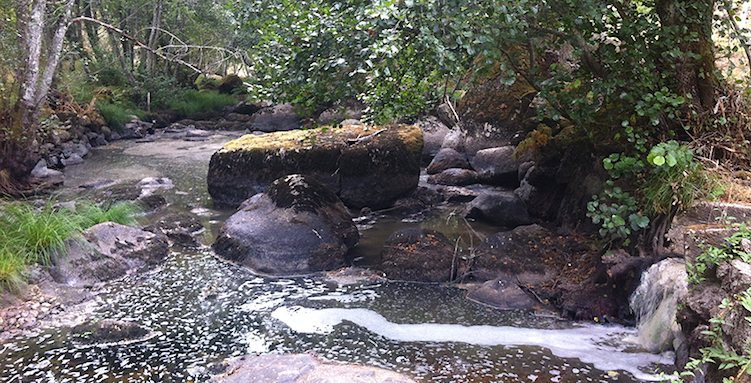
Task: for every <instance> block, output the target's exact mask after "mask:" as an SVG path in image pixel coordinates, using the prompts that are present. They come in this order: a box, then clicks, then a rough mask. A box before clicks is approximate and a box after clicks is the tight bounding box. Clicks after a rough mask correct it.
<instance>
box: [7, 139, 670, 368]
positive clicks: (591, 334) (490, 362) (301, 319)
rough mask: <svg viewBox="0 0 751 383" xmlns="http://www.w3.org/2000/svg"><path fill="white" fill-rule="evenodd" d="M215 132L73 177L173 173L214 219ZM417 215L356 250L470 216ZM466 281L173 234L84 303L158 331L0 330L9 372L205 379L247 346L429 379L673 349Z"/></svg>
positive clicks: (637, 357) (580, 364) (607, 361)
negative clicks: (281, 257)
mask: <svg viewBox="0 0 751 383" xmlns="http://www.w3.org/2000/svg"><path fill="white" fill-rule="evenodd" d="M218 141H221V139H219V140H217V141H216V142H215V141H211V142H209V143H207V144H188V143H185V145H204V146H205V148H204V149H201V150H192V149H191V148H190V147H187V148H186V149H185V150H184V151H185V152H187V153H191V154H190V155H188V154H186V156H184V157H183V156H180V155H179V154H180V153H182V152H183V150H177V151H175V150H173V151H172V152H166V154H164V153H162V152H160V151H159V150H158V149H159V145H165V144H163V143H162V144H145V145H146V146H143V145H141V146H139V145H138V144H132V143H127V144H122V145H119V146H118V145H115V146H111V147H109V148H107V149H105V150H102V151H98V152H96V153H95V154H94V156H95V157H96V162H94V161H88V162H87V163H86V164H84V165H82V167H78V168H71V169H70V170H69V171H68V173H69V176H70V177H69V181H70V182H71V185H69V187H73V188H75V187H76V186H77V185H78V184H81V183H85V182H87V181H89V180H94V179H97V178H108V177H113V178H130V179H136V180H137V179H140V178H141V177H144V176H164V175H166V176H169V177H171V178H172V179H173V180H174V181H175V184H176V189H175V190H173V191H172V192H171V193H170V195H169V196H168V200H169V201H170V203H171V204H172V205H173V207H175V206H177V207H178V209H181V210H194V209H203V210H205V211H207V212H208V213H209V214H208V216H209V217H210V218H208V219H209V220H217V219H218V220H221V217H223V216H225V215H226V214H227V212H221V211H214V210H211V209H210V201H209V200H208V198H207V195H206V193H205V186H204V185H205V184H204V183H203V182H204V179H205V172H206V164H207V162H208V156H209V155H210V152H211V150H212V148H213V147H214V146H215V145H216V144H217V142H218ZM138 148H140V149H138ZM160 153H161V154H160ZM175 153H177V154H178V155H176V154H175ZM73 190H74V192H75V189H73ZM407 221H408V222H402V221H400V220H393V219H392V220H382V221H380V222H376V223H375V224H374V225H367V227H363V229H365V230H364V231H363V233H362V235H363V244H364V246H362V248H361V249H359V252H360V253H359V254H360V255H361V256H363V257H367V256H368V254H371V255H372V253H374V252H377V251H378V246H379V244H380V243H382V241H383V240H384V239H385V236H387V234H388V233H389V232H391V231H393V230H394V229H396V228H400V227H403V226H405V225H406V226H408V225H420V224H423V225H428V226H429V227H431V228H438V229H441V228H442V229H449V230H453V232H452V233H447V235H449V236H451V235H461V227H460V225H458V224H456V222H454V223H451V222H450V221H449V220H446V219H445V217H443V218H435V217H432V218H430V219H428V220H427V222H426V223H421V222H413V221H410V220H407ZM418 221H419V220H418ZM441 221H445V224H444V225H443V227H441V224H440V222H441ZM209 223H211V222H209ZM215 223H216V222H215V221H214V223H213V224H214V225H215ZM449 224H450V225H449ZM457 233H458V234H457ZM470 240H471V238H470ZM464 293H465V292H464V291H462V290H459V289H456V288H449V287H441V286H436V285H427V284H406V283H384V282H377V283H376V282H372V283H364V284H359V285H352V286H344V287H340V286H338V285H336V284H335V283H333V282H329V281H326V280H325V279H323V278H320V277H319V278H294V279H273V278H262V277H258V276H255V275H252V274H251V273H249V272H248V271H246V270H244V269H243V268H241V267H238V266H236V265H232V264H228V263H226V262H223V261H220V260H218V259H216V258H215V257H214V256H213V254H212V253H211V251H210V250H209V249H208V248H204V249H199V250H191V249H183V248H173V251H172V254H171V255H170V257H169V258H168V260H167V262H166V263H165V264H164V265H163V266H162V267H161V268H160V269H158V270H154V271H152V272H149V273H144V274H139V275H133V276H129V277H127V278H125V279H122V280H120V281H117V282H115V283H112V284H110V285H108V286H107V287H106V289H105V290H104V291H102V292H100V293H99V294H98V299H99V304H98V305H96V308H95V309H94V310H93V311H92V312H91V313H90V314H89V315H88V316H89V320H90V321H95V320H98V319H119V320H127V321H132V322H136V323H138V324H140V325H143V326H145V327H146V328H148V329H149V330H150V331H152V336H151V337H149V338H147V339H146V340H143V341H140V342H133V343H128V344H119V345H118V344H115V345H93V346H82V345H79V344H77V343H75V342H74V340H73V338H74V337H73V336H71V333H70V331H71V330H70V328H69V327H64V326H57V327H52V328H48V329H45V330H43V331H42V332H41V333H39V334H37V335H34V336H26V337H20V338H15V339H11V340H10V341H8V342H6V343H4V344H0V382H193V381H205V380H206V378H207V376H208V375H209V370H210V368H211V366H212V364H214V363H217V362H219V361H221V360H223V359H224V358H226V357H229V356H236V355H243V354H247V353H300V352H313V353H315V354H317V355H319V356H321V357H323V358H326V359H330V360H334V361H341V362H349V363H362V364H366V365H371V366H378V367H383V368H387V369H389V370H393V371H398V372H403V373H406V374H408V375H410V376H414V377H416V378H417V379H418V380H420V381H425V382H428V381H434V382H590V381H592V382H631V381H636V380H638V379H636V377H635V376H634V375H636V376H638V377H639V378H650V375H649V374H650V373H651V372H653V371H654V367H655V365H654V362H656V361H662V362H669V361H670V360H669V358H663V359H660V357H658V356H656V355H652V354H645V353H640V352H638V350H630V349H629V347H628V346H627V344H626V343H624V342H623V341H622V339H623V338H624V337H626V336H629V335H630V336H633V335H634V334H633V333H634V330H633V329H626V328H621V327H603V326H599V327H592V326H589V325H587V326H585V325H577V324H574V323H571V322H566V321H560V320H556V319H554V318H549V317H537V316H535V315H533V314H531V313H526V312H500V311H497V310H493V309H490V308H487V307H485V306H482V305H479V304H475V303H472V302H470V301H468V300H466V299H464ZM668 357H669V355H668ZM582 360H585V361H586V362H584V361H582ZM610 369H616V370H617V371H609V370H610ZM627 371H630V372H627Z"/></svg>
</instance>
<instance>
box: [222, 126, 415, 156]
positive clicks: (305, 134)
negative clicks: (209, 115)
mask: <svg viewBox="0 0 751 383" xmlns="http://www.w3.org/2000/svg"><path fill="white" fill-rule="evenodd" d="M381 129H398V132H397V134H398V135H399V137H400V138H401V139H402V140H403V142H404V143H405V144H406V145H408V149H409V150H410V151H415V152H420V151H422V145H423V141H422V130H420V128H418V127H416V126H407V125H400V126H392V127H387V128H381V127H377V126H366V125H347V126H342V127H340V128H334V127H331V126H322V127H320V128H316V129H308V130H292V131H289V132H276V133H269V134H264V135H260V136H258V135H252V134H249V135H245V136H242V137H240V138H238V139H236V140H233V141H230V142H228V143H226V144H225V145H224V148H223V149H222V150H221V152H223V153H229V152H235V151H268V150H280V149H284V150H298V149H305V148H311V147H321V148H326V147H336V146H342V145H346V144H347V140H349V139H357V138H362V137H366V136H368V135H371V134H373V133H376V132H378V131H379V130H381ZM384 133H385V132H384Z"/></svg>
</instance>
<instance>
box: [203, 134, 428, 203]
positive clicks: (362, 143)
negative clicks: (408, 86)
mask: <svg viewBox="0 0 751 383" xmlns="http://www.w3.org/2000/svg"><path fill="white" fill-rule="evenodd" d="M422 146H423V137H422V131H421V130H420V128H418V127H415V126H405V125H398V126H390V127H373V126H365V125H349V126H343V127H341V128H331V127H322V128H318V129H309V130H296V131H289V132H277V133H272V134H266V135H260V136H257V135H246V136H243V137H241V138H239V139H237V140H234V141H231V142H228V143H227V144H225V145H224V148H222V149H221V150H219V151H218V152H216V153H214V155H213V156H212V157H211V163H210V165H209V174H208V186H209V193H210V194H211V196H212V197H213V198H214V202H215V203H217V204H219V205H224V206H237V205H239V204H240V203H241V202H242V201H244V200H246V199H247V198H249V197H251V196H253V195H255V194H257V193H261V192H264V191H266V189H267V188H268V185H269V184H271V182H273V181H274V180H276V179H277V178H280V177H282V176H285V175H289V174H297V173H299V174H304V175H308V176H313V177H315V178H317V179H318V181H320V182H322V183H323V184H324V185H326V186H327V187H329V188H330V189H331V190H332V191H334V192H335V193H336V194H337V195H338V196H339V198H341V199H342V201H344V203H345V204H346V205H347V206H349V207H353V208H361V207H365V206H368V207H370V208H373V209H379V208H385V207H389V206H390V205H391V204H392V203H393V202H394V200H396V199H397V198H399V197H400V196H402V195H404V194H407V193H409V192H411V191H412V190H414V189H415V188H416V187H417V183H418V179H419V173H420V156H421V153H422Z"/></svg>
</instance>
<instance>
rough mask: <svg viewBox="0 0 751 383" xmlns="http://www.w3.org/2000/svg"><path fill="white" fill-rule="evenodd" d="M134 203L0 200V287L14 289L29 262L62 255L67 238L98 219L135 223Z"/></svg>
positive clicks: (44, 261)
mask: <svg viewBox="0 0 751 383" xmlns="http://www.w3.org/2000/svg"><path fill="white" fill-rule="evenodd" d="M138 210H139V209H138V207H137V206H136V205H135V204H133V203H128V202H119V203H115V204H113V205H110V206H107V207H101V206H99V205H96V204H94V203H91V202H79V203H78V204H77V207H76V211H71V210H68V209H64V208H56V207H55V206H54V203H53V202H52V201H48V202H47V203H46V204H45V205H44V206H42V207H41V208H36V207H34V206H32V205H30V204H28V203H23V202H7V203H3V202H0V291H3V290H8V291H17V290H19V289H20V288H21V286H23V284H24V283H25V275H24V274H25V270H26V268H27V267H28V266H29V265H32V264H41V265H50V264H52V262H54V260H55V259H56V257H61V256H65V255H66V253H67V250H68V247H67V241H68V240H69V239H71V238H75V237H76V236H79V235H80V234H81V232H82V231H83V230H85V229H87V228H89V227H91V226H94V225H96V224H99V223H102V222H115V223H119V224H122V225H134V224H136V223H137V222H136V218H135V216H136V214H137V213H138Z"/></svg>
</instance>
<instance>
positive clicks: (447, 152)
mask: <svg viewBox="0 0 751 383" xmlns="http://www.w3.org/2000/svg"><path fill="white" fill-rule="evenodd" d="M452 168H457V169H470V167H469V162H468V161H467V157H465V156H464V154H461V153H459V152H457V151H456V150H454V149H451V148H442V149H440V151H438V153H437V154H436V155H435V157H434V158H433V161H431V162H430V165H428V168H427V172H428V174H438V173H440V172H442V171H444V170H446V169H452Z"/></svg>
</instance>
